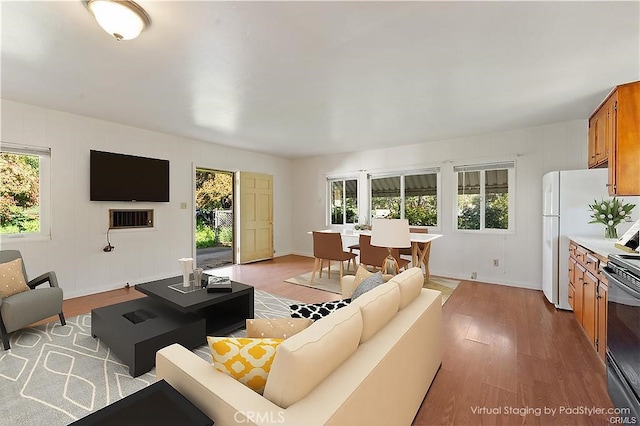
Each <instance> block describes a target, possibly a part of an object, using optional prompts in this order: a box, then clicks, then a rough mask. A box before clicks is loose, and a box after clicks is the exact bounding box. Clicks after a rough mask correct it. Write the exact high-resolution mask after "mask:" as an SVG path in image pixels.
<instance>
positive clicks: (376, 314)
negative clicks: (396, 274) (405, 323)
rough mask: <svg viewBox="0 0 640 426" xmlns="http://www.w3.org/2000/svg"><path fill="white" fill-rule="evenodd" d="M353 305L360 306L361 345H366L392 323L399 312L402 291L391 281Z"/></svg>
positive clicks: (368, 293) (356, 300) (359, 298)
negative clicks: (379, 331) (392, 319)
mask: <svg viewBox="0 0 640 426" xmlns="http://www.w3.org/2000/svg"><path fill="white" fill-rule="evenodd" d="M351 303H352V304H354V305H358V306H360V311H361V313H362V336H361V337H360V343H364V342H366V341H367V340H369V339H370V338H371V337H373V335H375V334H376V333H377V332H378V330H380V329H381V328H382V327H384V326H385V325H386V324H387V323H388V322H389V321H391V318H393V317H394V316H395V314H396V313H397V312H398V308H399V306H400V289H399V288H398V285H397V284H396V283H395V282H393V281H389V282H386V283H384V284H381V285H379V286H378V287H376V288H374V289H373V290H371V291H368V292H367V293H365V294H363V295H362V296H361V297H358V298H357V299H355V300H353V302H351Z"/></svg>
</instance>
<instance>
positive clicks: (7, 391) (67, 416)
mask: <svg viewBox="0 0 640 426" xmlns="http://www.w3.org/2000/svg"><path fill="white" fill-rule="evenodd" d="M254 303H255V317H256V318H278V317H288V316H289V315H290V312H289V305H290V304H292V303H296V301H293V300H290V299H285V298H281V297H278V296H275V295H272V294H269V293H266V292H264V291H261V290H255V302H254ZM244 334H245V332H244V330H238V331H237V332H235V333H232V334H231V335H232V336H235V337H241V336H244ZM194 352H195V353H197V354H198V355H199V356H200V357H201V358H203V359H206V360H207V361H211V357H210V353H209V349H208V348H207V346H206V345H204V346H202V347H199V348H196V349H195V350H194ZM155 381H156V376H155V368H154V369H153V370H151V371H150V372H148V373H146V374H143V375H141V376H139V377H136V378H133V377H131V376H130V375H129V367H127V366H126V365H124V364H123V363H122V362H121V361H120V360H119V359H118V358H117V357H116V356H114V355H113V354H112V353H111V351H110V350H109V348H107V347H106V346H105V345H104V344H103V343H102V342H101V341H100V340H99V339H94V338H93V337H91V314H85V315H80V316H77V317H73V318H69V319H67V325H66V326H61V325H60V323H58V322H55V323H48V324H45V325H42V326H37V327H32V328H28V329H24V330H20V331H18V332H16V333H14V334H13V335H12V336H11V349H10V350H9V351H0V425H34V426H35V425H38V426H39V425H47V426H57V425H68V424H69V423H71V422H73V421H75V420H77V419H80V418H82V417H84V416H86V415H88V414H90V413H92V412H93V411H96V410H99V409H100V408H103V407H105V406H106V405H109V404H111V403H113V402H115V401H117V400H119V399H121V398H124V397H125V396H127V395H129V394H131V393H134V392H136V391H138V390H140V389H142V388H144V387H146V386H148V385H150V384H152V383H153V382H155Z"/></svg>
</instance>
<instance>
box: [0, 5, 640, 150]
mask: <svg viewBox="0 0 640 426" xmlns="http://www.w3.org/2000/svg"><path fill="white" fill-rule="evenodd" d="M138 3H139V4H140V5H141V6H142V7H143V8H144V9H145V10H146V11H147V12H148V14H149V15H150V17H151V21H152V23H151V26H150V27H149V28H148V29H147V30H146V31H144V32H143V33H142V34H141V36H140V37H139V38H138V39H136V40H132V41H121V42H117V41H115V39H113V38H111V37H110V36H109V35H107V34H106V33H105V32H104V31H102V29H101V28H100V27H99V26H98V25H97V23H96V22H95V20H94V19H93V17H92V16H91V14H90V13H89V11H88V10H87V9H86V8H85V7H84V5H83V3H82V2H80V1H40V2H36V1H15V2H7V1H2V2H1V3H0V7H1V9H0V12H1V25H2V27H1V36H2V39H1V40H2V63H1V66H2V69H1V71H2V73H1V76H2V77H1V78H2V98H4V99H9V100H14V101H19V102H24V103H28V104H33V105H38V106H43V107H46V108H51V109H56V110H61V111H67V112H71V113H75V114H80V115H84V116H89V117H95V118H98V119H103V120H108V121H112V122H117V123H122V124H126V125H131V126H135V127H139V128H143V129H150V130H154V131H159V132H163V133H168V134H173V135H178V136H182V137H186V138H192V139H198V140H203V141H207V142H212V143H217V144H223V145H230V146H234V147H236V148H241V149H247V150H252V151H258V152H264V153H269V154H273V155H277V156H282V157H287V158H297V157H304V156H313V155H322V154H329V153H341V152H352V151H358V150H364V149H372V148H379V147H387V146H398V145H408V144H415V143H423V142H429V141H434V140H443V139H454V138H458V137H463V136H470V135H478V134H486V133H493V132H499V131H504V130H510V129H517V128H526V127H532V126H539V125H544V124H549V123H556V122H561V121H567V120H573V119H585V118H588V116H589V115H590V113H591V112H592V111H593V110H594V109H595V108H596V106H597V105H598V103H599V102H600V101H601V100H603V99H604V97H605V96H606V94H607V93H608V92H609V91H610V90H611V89H612V87H613V86H614V85H616V84H621V83H625V82H629V81H635V80H639V79H640V2H638V1H632V2H612V1H603V2H552V1H547V2H544V1H536V2H455V1H447V2H431V1H425V2H395V1H389V2H366V1H355V2H291V1H283V2H244V1H238V2H218V1H193V2H188V1H144V0H140V1H138Z"/></svg>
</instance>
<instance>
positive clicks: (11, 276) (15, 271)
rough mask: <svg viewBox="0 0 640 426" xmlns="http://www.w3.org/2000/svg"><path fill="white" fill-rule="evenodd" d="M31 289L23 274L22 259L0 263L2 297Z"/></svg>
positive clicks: (0, 296) (0, 290) (0, 293)
mask: <svg viewBox="0 0 640 426" xmlns="http://www.w3.org/2000/svg"><path fill="white" fill-rule="evenodd" d="M28 290H30V289H29V287H28V286H27V282H26V281H25V280H24V275H23V274H22V259H20V258H17V259H15V260H12V261H11V262H6V263H2V264H0V298H2V299H4V298H6V297H9V296H13V295H14V294H18V293H22V292H23V291H28Z"/></svg>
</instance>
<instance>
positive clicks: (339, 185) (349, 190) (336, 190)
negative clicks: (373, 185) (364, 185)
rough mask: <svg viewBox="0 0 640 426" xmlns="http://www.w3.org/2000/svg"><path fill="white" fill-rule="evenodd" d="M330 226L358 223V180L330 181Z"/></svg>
mask: <svg viewBox="0 0 640 426" xmlns="http://www.w3.org/2000/svg"><path fill="white" fill-rule="evenodd" d="M328 186H329V224H331V225H345V224H348V223H358V179H355V178H346V179H328Z"/></svg>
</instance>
